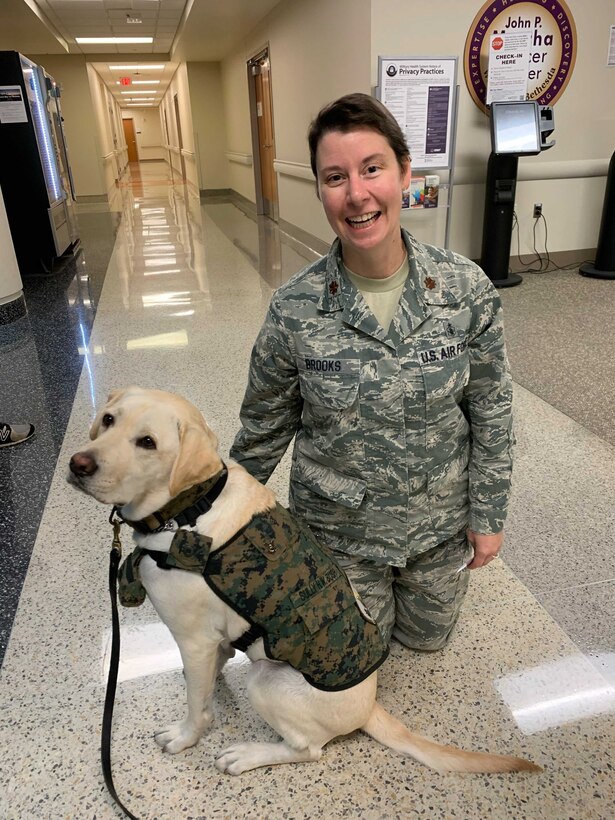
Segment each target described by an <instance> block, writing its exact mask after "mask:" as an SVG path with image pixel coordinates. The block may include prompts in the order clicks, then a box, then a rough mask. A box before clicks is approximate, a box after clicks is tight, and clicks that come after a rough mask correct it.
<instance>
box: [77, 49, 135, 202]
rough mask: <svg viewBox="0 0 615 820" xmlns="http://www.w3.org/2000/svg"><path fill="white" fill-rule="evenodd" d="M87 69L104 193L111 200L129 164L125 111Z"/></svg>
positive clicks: (93, 125) (99, 79)
mask: <svg viewBox="0 0 615 820" xmlns="http://www.w3.org/2000/svg"><path fill="white" fill-rule="evenodd" d="M87 70H88V80H89V85H90V94H91V99H92V108H93V112H94V117H93V120H92V125H91V127H92V129H93V130H95V132H96V135H97V146H98V156H99V161H100V164H101V168H102V176H103V191H104V193H105V195H106V196H107V197H111V196H112V195H113V194H114V192H115V187H116V185H117V183H118V181H119V179H120V177H121V175H122V174H123V172H124V170H125V168H126V165H127V163H128V152H127V149H126V141H125V140H124V131H123V129H122V122H121V112H120V108H119V106H118V104H117V102H116V101H115V99H114V98H113V95H112V94H111V93H110V91H109V90H108V89H107V87H106V86H105V84H104V83H103V81H102V79H101V78H100V76H99V74H98V73H97V72H96V71H95V69H94V68H93V67H92V66H91V65H90V64H88V66H87Z"/></svg>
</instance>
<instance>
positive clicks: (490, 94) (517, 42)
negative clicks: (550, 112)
mask: <svg viewBox="0 0 615 820" xmlns="http://www.w3.org/2000/svg"><path fill="white" fill-rule="evenodd" d="M531 41H532V32H530V31H519V32H509V33H507V34H492V35H491V37H490V40H489V70H488V76H487V105H490V104H491V103H492V102H508V101H516V100H525V99H526V98H527V84H528V72H529V66H530V49H531Z"/></svg>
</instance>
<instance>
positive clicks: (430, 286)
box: [425, 276, 436, 290]
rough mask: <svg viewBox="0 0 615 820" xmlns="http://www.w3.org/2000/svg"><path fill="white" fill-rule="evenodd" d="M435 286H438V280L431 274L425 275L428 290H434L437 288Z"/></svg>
mask: <svg viewBox="0 0 615 820" xmlns="http://www.w3.org/2000/svg"><path fill="white" fill-rule="evenodd" d="M435 286H436V280H435V279H432V278H431V276H426V277H425V287H426V288H427V289H428V290H433V289H434V288H435Z"/></svg>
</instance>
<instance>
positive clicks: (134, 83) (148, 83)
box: [132, 80, 160, 85]
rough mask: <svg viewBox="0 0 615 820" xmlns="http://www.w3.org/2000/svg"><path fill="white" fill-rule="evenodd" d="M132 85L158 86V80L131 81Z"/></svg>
mask: <svg viewBox="0 0 615 820" xmlns="http://www.w3.org/2000/svg"><path fill="white" fill-rule="evenodd" d="M132 84H133V85H159V84H160V80H133V81H132Z"/></svg>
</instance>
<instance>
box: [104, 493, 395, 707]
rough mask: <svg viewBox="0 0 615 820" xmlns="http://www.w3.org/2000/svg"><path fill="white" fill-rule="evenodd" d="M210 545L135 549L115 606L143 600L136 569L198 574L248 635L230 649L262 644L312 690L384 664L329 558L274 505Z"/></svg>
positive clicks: (178, 539)
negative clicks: (149, 563)
mask: <svg viewBox="0 0 615 820" xmlns="http://www.w3.org/2000/svg"><path fill="white" fill-rule="evenodd" d="M210 545H211V540H210V539H209V538H206V537H205V536H201V535H198V534H197V533H194V532H187V531H185V530H179V531H178V532H177V534H176V536H175V537H174V539H173V543H172V545H171V550H170V552H169V553H168V554H167V553H154V552H152V551H148V550H143V549H140V548H137V549H136V550H135V551H134V552H133V553H132V555H130V556H129V557H128V558H127V559H126V561H125V562H124V564H123V565H122V568H121V570H120V576H121V580H120V600H121V602H122V603H123V604H124V605H125V606H126V605H127V606H135V605H139V604H140V603H142V602H143V600H144V598H145V590H144V588H143V587H142V586H141V585H140V581H139V577H138V564H139V561H140V560H141V559H142V557H143V556H144V555H146V554H149V555H150V556H151V557H153V558H154V560H156V562H157V563H158V566H160V567H162V568H164V569H173V568H178V569H185V570H189V571H193V572H199V573H200V574H202V575H203V578H204V579H205V582H206V583H207V584H208V585H209V587H210V588H211V589H212V590H213V591H214V592H215V593H216V594H217V595H218V597H219V598H221V599H222V600H223V601H224V602H225V603H226V604H228V605H229V606H230V607H231V608H232V609H234V610H235V612H237V613H238V614H239V615H241V616H242V617H243V618H245V619H246V620H247V621H248V622H249V624H250V629H249V630H248V631H247V632H246V633H244V635H242V636H241V637H240V638H239V640H238V641H235V642H234V644H233V645H234V646H236V647H237V648H239V649H242V650H245V649H246V648H247V647H248V646H249V645H250V643H252V642H253V641H255V640H257V639H259V638H262V639H263V644H264V648H265V653H266V655H267V657H268V658H271V659H272V660H276V661H285V662H286V663H289V664H290V665H291V666H293V667H294V668H295V669H297V670H298V671H299V672H301V674H302V675H303V676H304V677H305V679H306V680H307V681H308V682H309V683H310V684H311V685H312V686H314V687H316V688H317V689H324V690H327V691H339V690H342V689H348V688H349V687H351V686H355V685H356V684H357V683H359V682H360V681H362V680H364V679H365V678H366V677H368V676H369V675H371V673H372V672H374V671H375V670H376V669H377V668H378V667H379V666H380V665H381V664H382V663H383V661H384V660H385V659H386V657H387V655H388V648H387V646H386V645H385V642H384V640H383V638H382V635H381V633H380V630H379V629H378V627H377V626H376V624H375V622H374V621H373V620H372V618H371V617H370V615H369V613H368V612H367V610H366V609H365V607H364V605H363V603H362V602H361V601H360V599H359V598H358V595H357V594H356V592H355V591H354V589H353V587H352V586H351V584H350V582H349V581H348V578H347V577H346V574H345V573H344V571H343V570H342V569H341V568H340V567H339V566H338V564H337V563H336V561H335V560H334V559H333V558H332V556H331V555H330V553H329V552H328V551H327V550H326V549H325V548H324V547H322V546H321V545H319V544H318V543H317V541H316V540H315V539H314V537H313V536H312V534H311V533H310V532H309V530H307V528H306V527H305V526H301V525H300V524H299V522H298V521H297V520H296V519H295V518H293V516H291V515H290V513H289V512H288V511H287V510H285V509H284V508H283V507H281V506H280V505H279V504H278V505H277V506H276V508H275V509H272V510H269V511H267V512H265V513H261V514H259V515H256V516H255V517H254V518H253V519H252V520H251V521H250V522H249V523H248V524H247V526H246V527H244V528H243V529H241V530H240V531H239V532H238V533H237V534H236V535H235V536H234V537H233V538H232V539H231V540H230V541H228V542H227V543H226V544H224V545H223V546H222V547H220V548H219V549H217V550H216V551H215V552H213V553H211V554H209V547H210Z"/></svg>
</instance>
